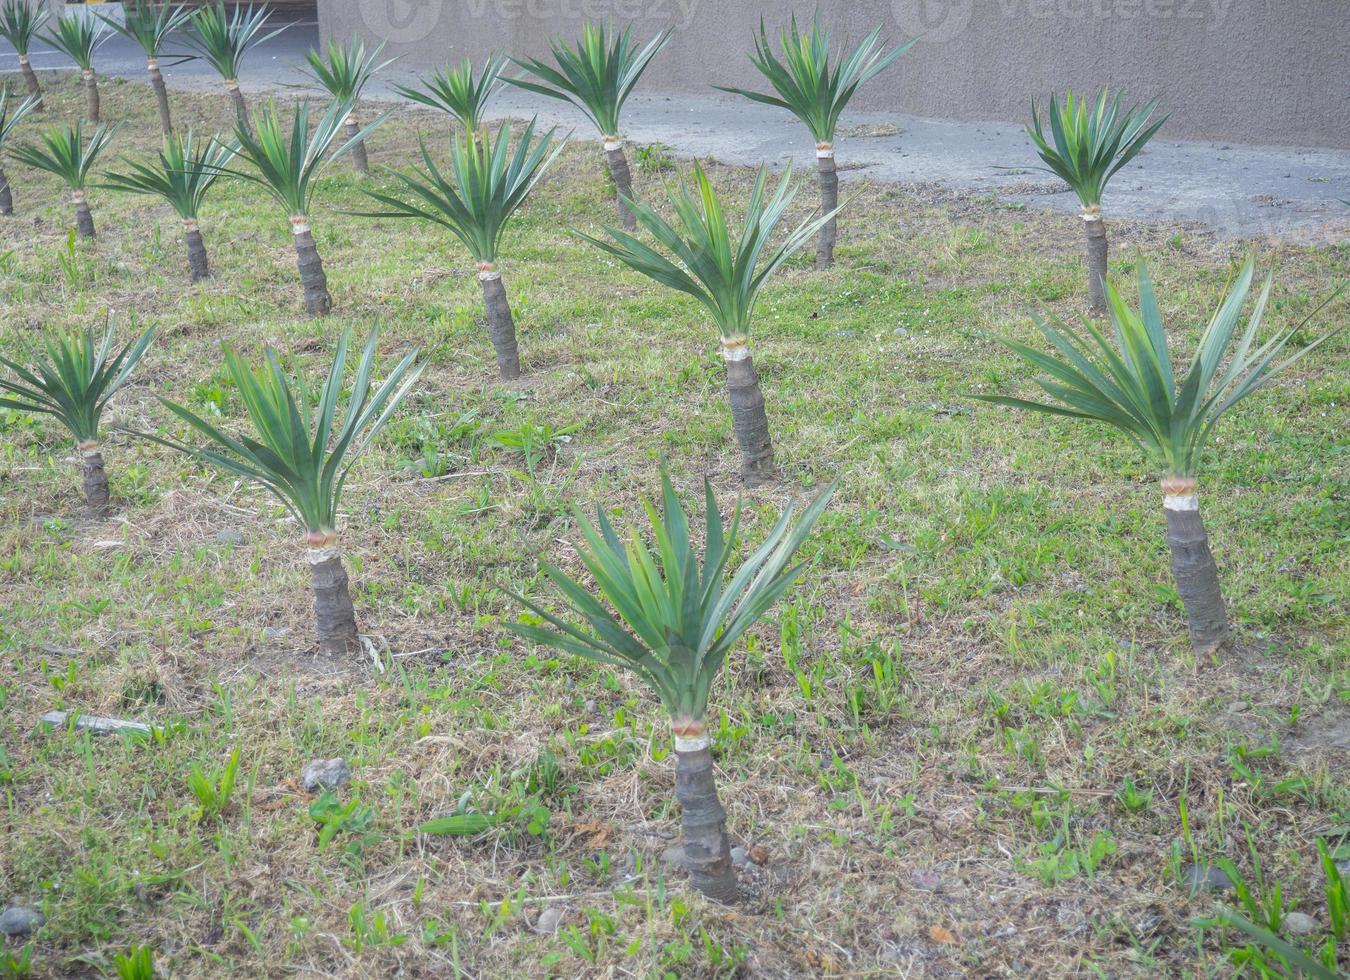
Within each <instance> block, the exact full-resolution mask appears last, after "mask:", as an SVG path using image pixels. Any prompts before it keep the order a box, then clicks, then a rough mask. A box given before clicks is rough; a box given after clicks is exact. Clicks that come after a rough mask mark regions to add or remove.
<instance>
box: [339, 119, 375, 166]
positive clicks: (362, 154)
mask: <svg viewBox="0 0 1350 980" xmlns="http://www.w3.org/2000/svg"><path fill="white" fill-rule="evenodd" d="M343 130H344V132H345V133H346V135H347V139H349V140H350V139H351V138H352V137H354V136H355V135H356V134H357V133H359V132H361V127H360V126H359V125H357V122H356V120H355V119H354V118H353V117H352V116H348V117H347V122H346V123H345V125H344V126H343ZM349 152H350V153H351V155H352V166H353V167H355V168H356V169H357V171H359V172H360V173H363V174H368V173H370V158H369V157H367V156H366V141H365V140H357V141H356V143H354V144H353V145H352V148H351V150H350V151H349Z"/></svg>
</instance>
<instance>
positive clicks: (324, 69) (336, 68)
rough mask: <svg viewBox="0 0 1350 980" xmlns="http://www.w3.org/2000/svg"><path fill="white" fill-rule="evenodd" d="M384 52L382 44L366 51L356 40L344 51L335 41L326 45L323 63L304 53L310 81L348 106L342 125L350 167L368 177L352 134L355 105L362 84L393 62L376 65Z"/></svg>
mask: <svg viewBox="0 0 1350 980" xmlns="http://www.w3.org/2000/svg"><path fill="white" fill-rule="evenodd" d="M383 50H384V42H383V41H381V42H380V43H379V44H377V45H376V46H375V48H374V50H372V51H367V50H366V45H365V42H364V41H361V40H360V39H358V38H352V40H351V41H350V42H348V44H347V46H346V47H345V48H344V47H342V46H341V45H339V44H338V43H337V42H336V41H333V40H330V41H329V42H328V60H327V61H325V60H324V59H323V58H322V57H321V56H320V55H319V52H317V51H314V50H313V49H311V50H310V51H309V52H308V53H306V55H305V58H306V59H307V60H308V61H309V65H310V68H312V69H313V71H312V72H311V74H312V75H313V77H314V80H315V81H317V82H318V83H319V84H320V85H322V86H323V87H324V88H325V89H326V90H327V91H328V94H329V95H331V96H332V97H333V100H334V101H335V102H342V103H344V104H348V105H351V106H352V111H351V112H349V113H348V114H347V118H346V119H345V120H344V121H343V125H344V126H345V130H344V132H345V133H346V136H347V138H348V139H350V140H354V142H353V144H352V164H353V165H354V166H355V167H356V169H357V170H359V171H360V172H361V173H363V174H368V173H370V163H369V161H368V160H367V158H366V144H365V141H364V140H360V139H356V134H357V132H358V131H359V130H360V126H358V125H357V122H356V103H357V100H358V99H360V98H361V90H362V89H363V88H365V87H366V82H368V81H370V79H371V76H372V75H374V74H375V73H376V72H377V71H379V70H380V69H381V68H383V67H385V66H386V65H388V64H389V63H390V62H391V61H393V60H394V59H393V58H390V59H389V60H388V61H381V62H379V63H378V64H377V63H376V60H375V59H376V58H378V57H379V56H380V52H381V51H383Z"/></svg>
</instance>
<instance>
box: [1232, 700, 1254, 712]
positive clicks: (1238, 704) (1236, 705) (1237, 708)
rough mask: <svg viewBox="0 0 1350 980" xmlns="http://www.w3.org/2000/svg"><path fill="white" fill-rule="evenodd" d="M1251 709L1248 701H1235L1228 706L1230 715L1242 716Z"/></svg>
mask: <svg viewBox="0 0 1350 980" xmlns="http://www.w3.org/2000/svg"><path fill="white" fill-rule="evenodd" d="M1250 707H1251V705H1250V704H1248V703H1247V702H1246V701H1234V702H1233V703H1232V704H1230V705H1229V706H1228V713H1229V714H1230V715H1240V714H1242V712H1244V711H1246V710H1247V709H1248V708H1250Z"/></svg>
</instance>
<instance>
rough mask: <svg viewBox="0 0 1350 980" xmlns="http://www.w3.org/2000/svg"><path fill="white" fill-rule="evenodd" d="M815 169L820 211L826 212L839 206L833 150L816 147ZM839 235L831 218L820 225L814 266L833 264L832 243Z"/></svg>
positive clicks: (837, 228)
mask: <svg viewBox="0 0 1350 980" xmlns="http://www.w3.org/2000/svg"><path fill="white" fill-rule="evenodd" d="M816 171H817V173H818V174H819V176H820V213H821V214H827V213H829V212H830V211H833V210H834V209H835V208H837V207H839V174H838V173H837V172H836V170H835V165H834V150H832V149H831V150H825V149H821V148H817V150H816ZM838 237H839V222H838V220H837V219H835V218H831V219H830V220H829V221H827V222H825V224H823V225H821V226H820V236H819V238H818V240H817V243H816V268H817V269H828V268H829V267H830V266H832V265H834V243H835V241H836V240H837V239H838Z"/></svg>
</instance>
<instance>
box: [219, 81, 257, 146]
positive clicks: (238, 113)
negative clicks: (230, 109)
mask: <svg viewBox="0 0 1350 980" xmlns="http://www.w3.org/2000/svg"><path fill="white" fill-rule="evenodd" d="M225 91H226V92H229V93H230V102H232V103H233V104H234V116H235V118H236V119H238V120H239V125H240V126H242V127H244V132H246V133H251V132H253V130H252V128H250V126H249V124H248V105H247V104H245V102H244V93H243V92H241V91H240V90H239V83H238V82H237V81H235V80H234V79H227V80H226V82H225Z"/></svg>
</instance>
